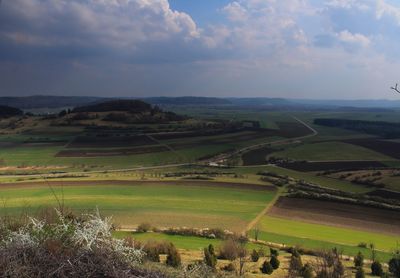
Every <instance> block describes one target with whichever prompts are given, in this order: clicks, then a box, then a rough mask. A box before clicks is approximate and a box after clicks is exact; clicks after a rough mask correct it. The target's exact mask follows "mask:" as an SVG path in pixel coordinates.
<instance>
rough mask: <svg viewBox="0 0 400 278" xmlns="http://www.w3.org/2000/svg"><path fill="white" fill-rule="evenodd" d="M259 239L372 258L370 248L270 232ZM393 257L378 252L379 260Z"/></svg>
mask: <svg viewBox="0 0 400 278" xmlns="http://www.w3.org/2000/svg"><path fill="white" fill-rule="evenodd" d="M252 236H253V235H252ZM259 239H260V240H265V241H267V242H274V243H281V244H285V245H287V246H297V247H301V248H306V249H312V250H330V249H333V248H335V247H336V248H337V249H338V250H339V251H341V252H343V254H344V255H348V256H355V255H357V253H358V252H361V253H363V254H364V256H365V258H366V259H368V258H371V255H372V253H371V249H368V248H362V247H358V246H352V245H344V244H339V243H332V242H328V241H322V240H315V239H309V238H301V237H296V236H288V235H282V234H275V233H270V232H260V233H259ZM391 257H392V255H391V253H390V252H382V251H377V258H378V259H379V260H381V261H388V260H389V259H390V258H391Z"/></svg>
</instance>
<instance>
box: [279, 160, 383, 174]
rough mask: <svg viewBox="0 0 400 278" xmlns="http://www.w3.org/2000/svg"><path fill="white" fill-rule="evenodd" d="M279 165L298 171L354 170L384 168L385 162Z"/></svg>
mask: <svg viewBox="0 0 400 278" xmlns="http://www.w3.org/2000/svg"><path fill="white" fill-rule="evenodd" d="M279 166H280V167H283V168H288V169H291V170H295V171H300V172H318V171H328V170H346V171H356V170H360V169H370V168H384V167H386V165H385V164H383V163H381V162H379V161H321V162H307V161H299V162H290V163H281V164H279Z"/></svg>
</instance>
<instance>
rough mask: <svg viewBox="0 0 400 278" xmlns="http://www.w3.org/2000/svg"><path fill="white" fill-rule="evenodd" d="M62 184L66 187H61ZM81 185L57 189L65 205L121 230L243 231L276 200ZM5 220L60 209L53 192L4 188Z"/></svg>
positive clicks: (186, 188) (227, 192)
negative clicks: (142, 226) (96, 214)
mask: <svg viewBox="0 0 400 278" xmlns="http://www.w3.org/2000/svg"><path fill="white" fill-rule="evenodd" d="M60 184H62V183H60ZM92 184H93V185H82V186H65V187H64V188H63V191H62V190H61V188H60V187H57V188H54V190H55V191H56V193H57V196H58V197H59V198H62V196H64V201H65V205H66V206H67V207H69V208H71V209H73V210H76V211H91V210H94V209H95V208H96V207H97V208H98V209H99V210H100V212H101V213H102V214H103V215H107V216H113V219H114V222H115V223H116V224H117V225H120V226H122V227H131V228H133V227H135V226H136V225H138V224H140V223H143V222H149V223H151V224H152V225H154V226H157V227H181V226H188V227H198V228H207V227H208V228H211V227H215V228H226V229H231V230H234V231H240V230H242V229H243V228H244V227H245V226H246V223H248V222H250V221H251V220H252V219H253V218H254V217H256V215H257V214H258V213H259V212H260V211H261V210H262V209H263V208H264V207H265V206H266V205H267V203H268V202H269V201H270V200H271V199H272V198H273V196H274V192H271V191H266V190H261V191H260V190H253V189H245V186H246V185H243V189H241V188H229V187H228V186H226V187H222V186H214V185H215V184H213V186H196V185H191V182H190V181H188V182H187V185H174V184H171V183H169V184H163V183H157V182H154V183H147V184H146V185H134V186H130V185H118V184H112V183H111V182H110V185H96V182H93V183H92ZM0 194H1V199H2V201H3V203H4V206H5V208H2V209H0V211H1V212H2V213H4V214H6V213H7V214H12V215H17V214H18V213H20V212H22V211H27V210H28V211H30V212H34V211H37V210H38V209H39V208H40V207H43V206H56V205H57V203H56V200H55V197H54V195H53V194H52V191H51V190H50V188H49V187H46V186H39V187H26V188H21V187H17V188H2V189H1V191H0Z"/></svg>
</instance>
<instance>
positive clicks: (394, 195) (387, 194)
mask: <svg viewBox="0 0 400 278" xmlns="http://www.w3.org/2000/svg"><path fill="white" fill-rule="evenodd" d="M367 195H369V196H377V197H382V198H387V199H393V200H400V192H396V191H390V190H386V189H378V190H374V191H372V192H368V193H367Z"/></svg>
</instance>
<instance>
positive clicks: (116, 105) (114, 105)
mask: <svg viewBox="0 0 400 278" xmlns="http://www.w3.org/2000/svg"><path fill="white" fill-rule="evenodd" d="M155 110H157V109H156V108H153V107H152V105H151V104H148V103H146V102H144V101H141V100H122V99H118V100H110V101H105V102H100V103H96V104H92V105H87V106H80V107H76V108H74V109H73V112H110V111H121V112H130V113H144V112H152V111H153V112H154V111H155Z"/></svg>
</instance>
